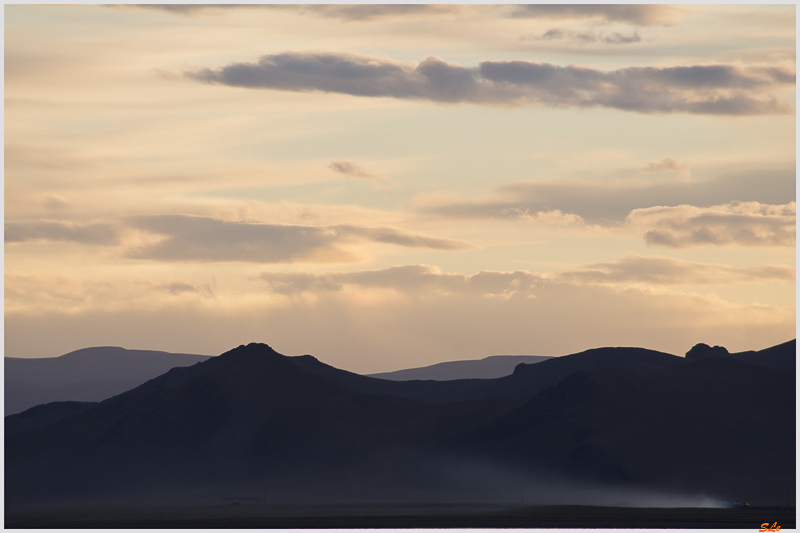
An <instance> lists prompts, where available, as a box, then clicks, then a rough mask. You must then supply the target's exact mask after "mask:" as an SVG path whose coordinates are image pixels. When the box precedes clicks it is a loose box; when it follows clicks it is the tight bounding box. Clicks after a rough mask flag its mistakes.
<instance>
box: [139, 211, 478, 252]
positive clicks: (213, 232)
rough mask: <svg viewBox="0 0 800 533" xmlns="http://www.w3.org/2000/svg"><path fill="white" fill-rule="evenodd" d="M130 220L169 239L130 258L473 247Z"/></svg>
mask: <svg viewBox="0 0 800 533" xmlns="http://www.w3.org/2000/svg"><path fill="white" fill-rule="evenodd" d="M129 224H130V225H131V226H132V227H135V228H137V229H139V230H143V231H145V232H148V233H153V234H157V235H161V236H163V239H162V240H160V241H158V242H155V243H151V244H146V245H144V246H140V247H137V248H132V249H130V250H128V252H127V253H126V256H127V257H130V258H134V259H151V260H157V261H202V262H214V261H246V262H257V263H287V262H293V261H310V262H323V263H325V262H350V261H355V260H356V257H355V256H354V255H353V254H352V253H351V252H348V251H346V250H344V249H342V248H341V247H340V246H341V245H342V244H346V243H351V242H358V241H368V242H379V243H386V244H395V245H398V246H407V247H416V248H429V249H434V250H463V249H466V248H469V247H470V246H471V245H469V244H468V243H465V242H463V241H456V240H451V239H437V238H432V237H425V236H420V235H413V234H408V233H403V232H400V231H397V230H394V229H391V228H365V227H358V226H350V225H337V226H293V225H276V224H255V223H244V222H227V221H223V220H217V219H213V218H207V217H192V216H183V215H161V216H149V217H133V218H131V219H130V220H129Z"/></svg>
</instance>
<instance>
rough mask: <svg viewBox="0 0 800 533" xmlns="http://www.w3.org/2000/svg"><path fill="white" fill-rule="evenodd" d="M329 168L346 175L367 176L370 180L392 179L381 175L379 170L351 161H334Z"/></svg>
mask: <svg viewBox="0 0 800 533" xmlns="http://www.w3.org/2000/svg"><path fill="white" fill-rule="evenodd" d="M328 168H329V169H331V170H333V171H334V172H338V173H340V174H344V175H345V176H352V177H355V178H366V179H369V180H377V181H391V180H390V179H389V178H387V177H384V176H381V175H380V174H378V173H377V172H373V171H371V170H368V169H366V168H364V167H361V166H359V165H356V164H355V163H351V162H349V161H333V162H332V163H331V164H330V165H328Z"/></svg>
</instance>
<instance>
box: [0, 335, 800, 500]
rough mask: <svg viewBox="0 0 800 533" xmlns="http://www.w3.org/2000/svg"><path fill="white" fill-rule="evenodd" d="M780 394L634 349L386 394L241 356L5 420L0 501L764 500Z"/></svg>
mask: <svg viewBox="0 0 800 533" xmlns="http://www.w3.org/2000/svg"><path fill="white" fill-rule="evenodd" d="M781 350H785V348H782V349H781ZM772 353H773V352H769V354H772ZM794 394H795V383H794V375H793V374H790V373H788V372H785V371H779V370H774V369H770V368H767V367H763V366H757V365H753V364H750V363H746V362H743V361H737V360H734V359H733V358H731V357H709V358H706V359H701V360H698V361H687V360H686V359H684V358H682V357H676V356H673V355H670V354H665V353H661V352H655V351H652V350H644V349H641V348H602V349H596V350H587V351H586V352H581V353H579V354H573V355H569V356H563V357H558V358H552V359H548V360H546V361H543V362H541V363H536V364H535V365H525V364H521V365H518V367H517V368H516V369H515V372H514V373H513V374H512V375H510V376H506V377H503V378H497V379H486V380H480V379H471V380H455V381H441V382H439V381H407V382H400V381H388V380H381V379H376V378H370V377H366V376H359V375H357V374H353V373H350V372H346V371H343V370H340V369H336V368H334V367H331V366H329V365H326V364H324V363H322V362H320V361H319V360H317V359H315V358H313V357H311V356H300V357H286V356H283V355H281V354H278V353H277V352H275V351H274V350H273V349H272V348H270V347H269V346H267V345H265V344H255V343H254V344H249V345H247V346H244V345H243V346H239V347H237V348H235V349H233V350H230V351H228V352H226V353H224V354H222V355H220V356H218V357H213V358H210V359H208V360H206V361H204V362H201V363H199V364H195V365H193V366H190V367H182V368H173V369H171V370H169V371H168V372H166V373H165V374H162V375H161V376H158V377H156V378H154V379H151V380H149V381H147V382H146V383H144V384H142V385H140V386H139V387H136V388H135V389H133V390H130V391H127V392H125V393H122V394H119V395H117V396H115V397H113V398H109V399H107V400H104V401H102V402H99V403H97V404H51V405H46V406H40V407H37V408H35V409H31V410H29V411H26V412H25V413H21V414H18V415H13V416H10V417H7V418H6V427H7V428H11V429H12V431H6V435H5V453H6V456H5V457H6V461H5V482H6V485H5V488H6V504H7V505H9V504H11V505H18V504H27V503H58V502H60V503H70V502H72V503H80V502H84V503H85V502H90V501H91V502H98V501H111V500H116V501H118V502H123V503H131V502H140V501H151V502H152V501H159V502H162V503H163V502H164V501H171V502H177V501H181V500H183V501H190V500H191V501H199V500H202V499H203V498H205V499H208V498H211V499H217V500H218V499H219V498H220V497H223V496H225V495H229V494H236V495H239V496H241V495H248V494H249V495H252V496H254V497H258V498H260V499H264V500H265V501H271V502H286V501H299V502H310V501H316V502H330V501H339V502H341V501H358V502H364V501H384V502H386V501H393V502H398V501H493V500H492V499H493V498H494V499H497V498H501V499H502V498H507V497H508V492H509V491H511V492H512V493H513V492H515V491H517V490H518V489H517V488H515V487H516V485H514V483H517V481H519V480H520V479H521V480H522V481H524V483H534V482H537V483H540V485H541V483H543V482H542V481H541V480H542V479H547V480H553V479H556V480H581V482H591V483H594V484H595V485H593V486H595V487H597V486H600V487H602V486H606V487H612V486H615V487H633V488H635V489H636V490H640V489H642V488H647V489H651V490H655V489H658V490H676V491H689V492H692V493H704V494H708V495H709V496H717V497H725V498H728V499H732V500H749V501H751V502H762V503H769V502H774V501H776V500H777V501H781V502H782V501H784V496H785V490H786V487H787V486H789V485H790V486H791V487H793V486H794V472H795V469H794V457H795V455H794V454H795V451H794V450H795V437H794V425H795V407H794V401H793V400H794ZM509 472H510V473H513V475H512V474H508V473H509ZM509 476H511V477H509ZM513 476H516V477H515V478H514V479H516V480H517V481H514V483H511V481H510V479H511V478H512V477H513ZM542 476H546V477H544V478H543V477H542ZM537 480H538V481H537ZM510 483H511V484H510ZM548 483H549V482H548ZM598 484H599V485H598ZM548 486H549V485H548ZM545 492H546V491H545ZM545 492H541V494H542V495H544V494H545ZM542 497H544V496H542ZM564 497H568V496H564ZM504 501H505V500H504Z"/></svg>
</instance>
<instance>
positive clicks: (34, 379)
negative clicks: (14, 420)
mask: <svg viewBox="0 0 800 533" xmlns="http://www.w3.org/2000/svg"><path fill="white" fill-rule="evenodd" d="M208 358H209V356H207V355H192V354H185V353H169V352H157V351H151V350H126V349H124V348H119V347H116V346H101V347H96V348H84V349H82V350H76V351H74V352H70V353H68V354H65V355H62V356H60V357H45V358H38V359H24V358H15V357H5V358H4V363H3V364H4V366H5V369H4V370H5V379H4V382H5V408H4V411H5V415H6V416H8V415H10V414H14V413H19V412H21V411H23V410H25V409H28V408H29V407H33V406H34V405H39V404H43V403H48V402H57V401H82V402H91V401H100V400H105V399H106V398H110V397H112V396H115V395H117V394H120V393H121V392H125V391H126V390H130V389H132V388H134V387H137V386H139V385H141V384H142V383H144V382H145V381H147V380H148V379H152V378H154V377H156V376H159V375H161V374H163V373H164V372H166V371H167V370H169V369H170V368H174V367H176V366H189V365H193V364H195V363H199V362H201V361H205V360H206V359H208Z"/></svg>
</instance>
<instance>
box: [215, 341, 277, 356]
mask: <svg viewBox="0 0 800 533" xmlns="http://www.w3.org/2000/svg"><path fill="white" fill-rule="evenodd" d="M249 355H262V356H263V355H267V356H274V355H280V356H281V357H283V355H282V354H279V353H278V352H276V351H275V350H274V349H273V348H272V347H271V346H270V345H269V344H264V343H263V342H251V343H250V344H248V345H244V344H240V345H239V346H237V347H236V348H234V349H233V350H228V351H227V352H225V353H223V354H222V355H220V357H225V358H227V357H236V356H249Z"/></svg>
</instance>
